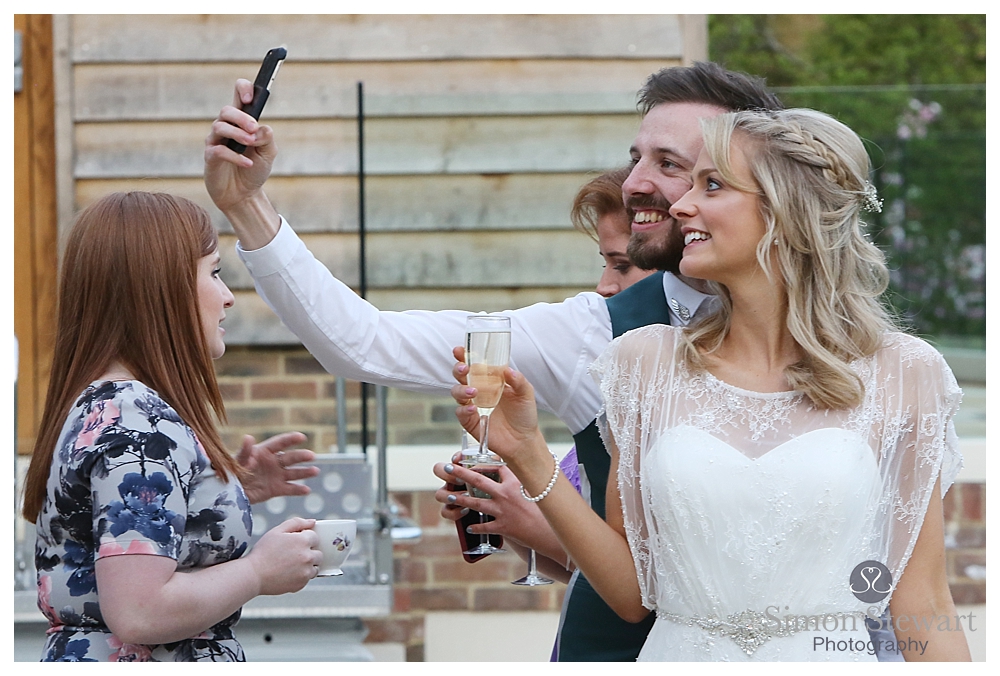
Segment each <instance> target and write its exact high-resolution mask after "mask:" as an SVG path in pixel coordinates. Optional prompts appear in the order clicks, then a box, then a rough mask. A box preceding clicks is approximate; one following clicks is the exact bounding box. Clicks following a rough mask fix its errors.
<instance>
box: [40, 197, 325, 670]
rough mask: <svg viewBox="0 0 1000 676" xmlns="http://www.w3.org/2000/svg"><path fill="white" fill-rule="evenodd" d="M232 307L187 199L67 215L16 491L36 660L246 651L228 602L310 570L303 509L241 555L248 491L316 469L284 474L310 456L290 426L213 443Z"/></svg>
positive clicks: (211, 246)
mask: <svg viewBox="0 0 1000 676" xmlns="http://www.w3.org/2000/svg"><path fill="white" fill-rule="evenodd" d="M232 304H233V295H232V293H230V291H229V289H228V288H227V287H226V285H225V283H224V282H223V281H222V280H221V279H220V278H219V253H218V236H217V234H216V232H215V230H214V229H213V228H212V224H211V221H210V218H209V216H208V214H207V213H206V212H205V210H204V209H202V208H201V207H199V206H197V205H195V204H194V203H192V202H190V201H188V200H186V199H183V198H180V197H174V196H171V195H165V194H153V193H146V192H130V193H115V194H111V195H108V196H106V197H104V198H102V199H100V200H98V201H97V202H95V203H94V204H92V205H90V206H89V207H88V208H86V209H85V210H84V211H83V212H81V214H80V215H79V217H78V219H77V221H76V224H75V225H74V227H73V230H72V231H71V233H70V235H69V240H68V242H67V246H66V254H65V260H64V263H63V269H62V279H61V281H60V288H59V310H58V312H59V316H58V329H57V335H56V348H55V355H54V359H53V364H52V373H51V378H50V382H49V390H48V396H47V399H46V404H45V412H44V414H43V416H42V421H41V425H40V429H39V434H38V438H37V443H36V445H35V450H34V454H33V456H32V459H31V466H30V468H29V470H28V475H27V479H26V483H25V494H24V508H23V514H24V517H25V518H26V519H28V520H29V521H32V522H34V523H35V524H36V526H37V538H38V539H37V543H36V548H35V563H36V568H37V570H38V605H39V608H40V609H41V610H42V612H43V613H44V614H45V616H46V617H47V618H48V620H49V630H48V638H47V641H46V645H45V649H44V652H43V656H42V660H43V661H100V662H105V661H140V660H152V661H242V660H243V659H244V656H243V650H242V648H241V647H240V645H239V643H238V642H237V641H236V639H235V637H234V636H233V631H232V628H233V626H234V625H235V624H236V622H237V621H238V619H239V616H240V608H241V606H242V605H243V604H244V603H246V602H247V601H249V600H250V599H252V598H253V597H255V596H257V595H259V594H282V593H286V592H293V591H297V590H299V589H301V588H302V587H303V586H305V584H306V582H308V581H309V580H310V579H311V578H313V577H315V575H316V572H317V571H318V564H319V562H320V558H321V557H320V553H319V551H318V550H317V549H316V544H317V539H316V535H315V533H314V532H313V531H312V530H311V528H312V525H313V522H312V520H307V519H297V518H296V519H290V520H288V521H286V522H284V523H283V524H281V525H279V526H278V527H276V528H274V529H273V530H271V531H269V532H268V533H266V534H265V535H264V536H263V537H262V538H261V539H260V541H259V542H258V543H257V545H256V546H255V547H254V549H253V551H251V552H249V553H247V547H248V544H249V539H250V535H251V532H252V527H253V519H252V515H251V512H250V503H251V502H252V501H259V500H263V499H267V498H269V497H271V496H273V495H278V494H282V493H285V494H290V493H293V492H294V493H301V492H303V491H305V490H308V489H305V488H303V487H294V486H293V485H291V484H289V483H287V482H288V481H289V480H291V479H295V478H302V477H305V476H310V475H312V474H315V472H316V470H315V468H292V469H286V467H285V464H284V463H286V462H287V461H289V460H291V461H292V462H287V464H294V463H296V462H299V461H302V460H308V459H310V458H311V457H313V455H312V452H311V451H304V450H303V451H290V452H288V453H282V452H281V451H282V450H283V449H284V448H286V447H287V446H289V445H290V444H291V443H296V442H299V441H301V440H302V435H300V434H297V433H293V434H290V435H282V436H280V437H274V438H272V439H270V440H268V441H266V442H264V443H262V444H260V445H257V446H254V445H253V439H252V437H246V438H245V440H244V446H243V450H242V452H241V454H240V456H239V458H238V459H237V458H234V457H233V456H232V455H230V454H229V453H228V452H227V451H226V449H225V448H224V446H223V444H222V439H221V438H220V436H219V432H218V430H217V429H216V426H215V418H218V419H221V420H224V419H225V409H224V406H223V403H222V396H221V394H220V392H219V387H218V384H217V382H216V378H215V371H214V368H213V366H212V360H213V359H217V358H219V357H221V356H222V354H223V352H225V343H224V341H223V335H224V333H225V330H224V329H223V328H222V327H221V325H220V324H221V322H222V320H223V319H224V318H225V311H226V308H229V307H231V306H232ZM241 463H242V465H241ZM248 468H253V469H255V470H256V471H254V472H251V471H249V469H248ZM241 480H243V481H245V482H246V486H245V487H244V484H243V483H241Z"/></svg>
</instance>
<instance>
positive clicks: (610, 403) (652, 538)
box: [591, 325, 961, 613]
mask: <svg viewBox="0 0 1000 676" xmlns="http://www.w3.org/2000/svg"><path fill="white" fill-rule="evenodd" d="M681 330H683V329H679V328H674V327H670V326H662V325H656V326H649V327H645V328H641V329H637V330H635V331H631V332H629V333H627V334H625V335H623V336H621V337H619V338H617V339H615V340H614V341H613V342H612V343H611V344H610V345H609V346H608V348H607V350H606V351H605V352H604V354H603V355H602V356H601V357H600V358H599V359H598V360H597V361H596V362H595V363H594V365H593V366H592V367H591V372H592V374H593V376H594V378H595V380H598V382H599V383H600V387H601V391H602V394H603V397H604V405H605V412H604V415H605V417H604V418H603V419H602V422H604V423H605V424H604V425H603V426H602V434H604V435H605V441H610V440H609V439H608V438H607V433H608V431H610V433H611V435H612V437H613V441H614V442H615V443H616V445H617V448H618V449H619V454H620V455H619V472H618V489H619V493H620V497H621V503H622V511H623V516H624V523H625V529H626V534H627V537H628V541H629V545H630V548H631V551H632V556H633V559H634V562H635V568H636V573H637V575H638V580H639V586H640V590H641V593H642V602H643V605H644V606H645V607H647V608H649V609H651V610H656V609H658V608H661V609H662V608H664V607H666V608H669V609H670V612H701V613H711V612H719V611H723V610H724V608H723V606H725V603H724V602H722V603H720V602H719V598H718V597H719V596H720V595H721V596H724V595H725V594H724V593H721V594H719V593H713V592H709V593H702V592H699V593H701V594H702V596H701V597H700V598H692V591H691V589H689V587H692V586H693V587H696V588H699V589H705V588H709V589H712V585H711V584H709V585H706V584H705V583H704V580H705V579H706V578H705V577H704V576H708V578H707V579H709V580H711V579H712V578H711V576H712V575H713V574H714V575H716V576H718V575H720V572H719V570H712V569H711V566H706V568H708V569H706V570H698V568H700V567H702V566H700V565H699V563H698V562H697V561H694V562H693V563H692V561H693V560H692V559H690V558H688V559H685V556H686V554H685V552H684V551H678V550H679V549H684V548H685V547H692V545H694V546H698V545H699V544H701V543H704V542H710V543H711V544H709V545H708V546H714V547H717V548H722V549H723V550H726V552H725V553H728V554H730V555H732V554H734V553H735V555H736V556H739V557H742V558H743V559H745V560H744V561H741V562H740V564H739V566H738V567H737V568H735V570H738V571H739V574H740V576H741V577H744V578H745V579H741V580H739V581H735V583H734V582H732V581H731V582H729V585H730V587H733V586H740V587H741V589H740V591H739V592H734V595H736V596H739V595H740V594H742V593H744V590H743V587H746V588H749V589H750V591H749V592H746V593H747V594H749V596H746V595H744V596H742V597H741V598H744V599H747V598H751V599H753V598H761V599H762V598H765V596H766V595H767V594H770V593H772V592H773V590H774V589H776V588H777V586H776V585H775V583H774V580H773V579H772V580H771V582H770V584H771V587H770V588H769V587H768V582H767V581H766V580H767V579H768V578H773V577H774V575H775V572H774V571H775V567H776V566H777V565H779V563H780V560H777V559H776V558H775V557H776V556H778V554H779V553H780V552H782V551H784V552H785V555H784V556H786V557H787V556H788V552H793V553H794V550H793V549H788V548H789V547H791V548H794V547H795V546H796V542H797V541H801V542H813V541H815V539H814V540H810V539H809V535H808V534H803V533H804V531H803V528H805V527H806V526H808V527H810V528H812V527H813V526H814V525H815V524H811V523H810V524H803V523H801V521H802V520H801V519H799V520H798V521H797V520H796V515H795V514H783V513H782V508H783V506H784V507H787V501H786V502H784V503H783V502H782V497H781V496H783V495H786V494H787V491H783V490H782V488H781V487H780V486H779V487H777V488H775V487H773V486H772V487H770V488H767V487H765V488H764V489H763V490H772V491H773V492H775V493H776V494H775V495H773V496H764V497H765V498H766V499H768V500H770V502H768V503H767V506H766V507H765V509H764V510H762V511H761V512H758V513H756V514H755V513H754V512H753V511H752V510H748V512H747V514H745V515H744V516H743V518H742V520H740V518H739V515H738V514H736V515H735V516H734V515H733V513H734V512H737V513H738V512H739V511H740V505H739V504H731V505H730V504H727V503H726V500H727V499H729V498H728V497H727V496H721V498H720V499H721V500H722V503H721V504H722V505H723V506H724V509H723V517H722V518H720V519H718V520H712V519H710V518H709V517H706V516H705V513H706V512H707V513H708V514H712V513H713V512H712V506H711V505H708V506H706V505H703V504H697V503H698V501H699V500H703V497H698V496H696V497H691V494H692V493H695V491H692V490H690V487H685V485H682V484H683V479H682V480H681V482H676V481H674V480H673V478H672V477H670V476H666V477H663V476H657V477H650V476H649V474H648V473H647V474H643V469H644V463H645V464H647V465H648V466H649V467H647V468H646V469H647V472H649V471H654V470H655V472H658V473H660V474H663V473H664V470H663V467H664V466H666V464H665V463H663V462H658V458H657V456H653V457H652V458H651V456H650V453H651V452H654V451H656V450H657V447H658V446H662V445H669V444H670V443H675V444H676V445H678V446H680V447H678V448H674V449H672V450H671V451H669V452H671V453H673V454H681V455H682V457H683V458H685V462H689V461H690V458H692V457H694V456H696V455H697V454H699V453H700V452H703V451H704V446H705V444H704V443H699V442H698V441H697V439H698V438H699V437H698V436H697V435H702V436H701V437H700V439H701V440H702V441H703V442H708V444H709V445H718V444H717V443H716V441H715V440H719V441H721V442H723V443H724V444H725V445H728V446H729V447H731V448H732V449H733V450H736V451H738V452H739V453H742V454H743V455H745V456H746V457H747V458H749V459H750V460H751V461H757V460H758V459H760V458H762V457H763V456H764V455H765V454H767V453H768V452H769V451H771V450H773V449H775V448H777V447H779V446H782V445H784V444H787V443H788V442H790V441H792V440H795V439H798V438H800V437H801V436H802V435H805V434H807V433H810V432H817V431H819V430H824V431H825V432H830V431H831V428H832V430H833V431H839V430H843V431H844V433H845V434H848V435H850V436H851V438H852V439H856V440H857V441H856V442H855V445H856V446H857V445H858V444H861V443H866V444H867V448H866V449H865V450H863V451H862V455H866V453H867V450H870V451H871V453H872V456H873V457H874V460H875V463H876V464H877V470H875V469H874V468H871V469H870V473H871V475H872V479H871V481H869V484H870V485H871V487H870V488H866V489H864V490H865V491H867V492H866V493H864V495H862V497H861V498H860V499H862V500H864V502H865V506H862V508H861V509H862V510H863V511H864V513H865V516H863V517H861V518H862V519H863V520H864V521H865V522H866V523H864V524H862V525H861V526H857V525H856V524H847V525H845V524H839V526H845V527H846V529H847V530H852V532H854V531H857V532H863V535H862V536H861V538H860V539H861V540H863V542H862V543H861V545H860V548H859V547H857V546H856V545H852V546H853V547H854V549H853V550H852V552H853V551H855V550H858V553H857V555H858V556H859V557H861V556H863V557H866V558H867V560H876V561H879V562H883V563H884V564H885V565H886V566H887V567H888V568H889V570H890V571H891V573H892V580H893V585H895V584H896V583H897V582H898V580H899V579H900V576H901V574H902V572H903V569H904V568H905V566H906V563H907V561H908V559H909V557H910V555H911V553H912V551H913V547H914V544H915V542H916V539H917V535H918V534H919V532H920V528H921V525H922V523H923V519H924V514H925V513H926V511H927V506H928V503H929V500H930V497H931V494H932V491H933V488H934V485H935V483H936V482H937V480H938V478H939V477H940V480H941V494H942V495H944V493H945V492H946V491H947V490H948V488H949V487H950V486H951V484H952V483H953V481H954V479H955V476H956V475H957V474H958V471H959V469H961V456H960V454H959V453H958V450H957V446H958V439H957V437H956V435H955V430H954V424H953V421H952V418H953V416H954V414H955V411H956V410H957V409H958V405H959V403H960V401H961V390H960V389H959V387H958V384H957V383H956V382H955V378H954V376H953V375H952V373H951V370H950V369H949V368H948V366H947V364H946V363H945V361H944V359H943V358H942V357H941V355H940V353H938V352H937V351H936V350H934V349H933V348H932V347H931V346H930V345H928V344H927V343H925V342H924V341H922V340H919V339H917V338H914V337H912V336H908V335H905V334H901V333H890V334H887V335H886V336H885V340H884V343H883V347H882V348H881V349H880V350H879V351H878V352H877V353H876V354H874V355H873V356H872V357H869V358H867V359H864V360H859V361H858V362H856V363H855V364H853V365H852V367H853V368H854V369H855V371H856V372H857V373H858V375H859V376H860V378H861V380H862V382H863V383H864V387H865V395H864V400H863V401H862V403H861V404H860V405H859V406H857V407H855V408H853V409H850V410H841V411H823V410H819V409H816V408H815V407H813V406H812V405H811V402H810V401H809V399H808V398H807V397H805V396H804V395H803V394H802V393H799V392H778V393H755V392H750V391H747V390H743V389H740V388H737V387H734V386H731V385H728V384H726V383H724V382H722V381H720V380H719V379H717V378H715V377H714V376H712V375H711V374H710V373H707V372H704V371H702V372H691V371H690V370H689V369H688V368H686V366H685V365H684V363H683V361H682V360H681V359H680V358H679V357H677V354H678V351H677V347H678V344H679V340H678V338H679V333H680V331H681ZM692 428H693V430H695V432H692ZM678 430H682V431H684V432H683V433H681V434H679V435H678V434H676V432H677V431H678ZM704 433H707V434H709V435H711V436H712V437H714V438H715V439H714V440H710V439H707V438H705V437H704V436H703V434H704ZM691 434H694V435H695V437H694V443H692V436H691ZM855 435H857V436H855ZM678 439H686V441H684V442H678V441H677V440H678ZM861 440H863V442H862V441H861ZM817 445H818V446H819V447H816V448H812V447H810V448H809V449H808V454H810V455H811V454H813V453H819V454H822V453H825V452H828V448H827V447H825V446H824V445H823V444H817ZM608 447H609V448H612V446H611V445H610V444H608ZM862 448H864V447H862ZM812 461H813V462H815V463H816V465H814V466H817V467H819V468H820V472H819V473H823V463H824V462H827V461H826V460H825V459H824V457H823V456H817V457H815V458H813V459H812ZM707 462H712V461H711V460H708V461H707ZM830 462H836V461H835V460H831V461H830ZM675 464H676V463H675ZM751 464H752V463H751ZM870 464H871V463H868V465H869V466H870ZM650 467H651V468H654V470H650V469H649V468H650ZM712 469H713V468H712V467H709V466H705V467H704V470H705V472H706V476H709V483H707V484H706V485H707V486H708V487H707V491H708V494H709V495H711V491H712V490H713V487H712V485H711V483H710V481H711V479H710V477H711V475H710V472H711V471H712ZM716 469H719V468H716ZM716 476H718V475H716ZM644 482H646V483H647V484H649V485H648V486H646V487H645V488H644ZM674 484H678V485H674ZM609 485H610V484H609ZM664 486H665V488H664ZM703 488H704V486H703ZM651 496H652V497H651ZM824 497H825V496H823V495H818V496H816V500H817V501H818V504H819V505H822V504H823V498H824ZM810 499H811V498H810ZM850 499H855V498H850ZM730 507H731V509H730ZM859 511H860V510H859ZM664 512H668V514H664ZM769 512H771V513H769ZM716 513H718V512H716ZM761 513H763V514H764V515H765V516H764V518H763V519H761V518H759V515H760V514H761ZM821 513H822V512H821ZM772 517H773V518H772ZM813 520H816V519H815V517H813ZM820 521H822V520H820ZM761 522H764V524H763V525H762V524H761ZM722 524H725V525H724V526H723V525H722ZM775 524H777V525H775ZM819 528H825V529H826V530H827V531H830V533H832V535H829V537H830V538H834V537H836V536H837V531H838V524H837V523H836V522H826V523H825V524H822V525H820V526H819ZM718 531H724V532H718ZM775 531H776V532H775ZM692 532H696V533H698V536H697V537H698V538H699V539H697V540H692V539H691V533H692ZM824 536H826V535H824ZM797 538H799V540H797ZM856 539H857V538H856ZM834 550H835V548H831V549H830V550H829V551H831V552H832V551H834ZM836 551H838V552H840V553H841V555H844V549H843V548H841V549H839V550H836ZM816 554H819V553H816ZM816 554H811V553H805V554H804V553H802V552H799V553H798V555H799V557H802V556H813V558H821V557H818V556H816ZM722 556H723V554H720V555H719V557H720V558H721V557H722ZM831 556H832V554H831ZM849 556H854V554H853V553H852V554H850V555H849ZM866 558H858V559H857V560H853V561H847V562H843V561H840V562H836V565H837V566H840V568H839V569H838V572H837V573H836V576H835V577H831V578H830V579H831V580H832V579H838V580H839V579H841V575H842V573H841V572H840V571H841V570H842V569H843V566H844V565H847V566H848V568H847V570H850V567H853V566H854V565H855V564H858V563H860V562H861V561H864V560H866ZM799 560H800V561H802V560H804V559H802V558H800V559H799ZM692 568H694V570H692ZM797 572H798V573H801V572H802V571H797ZM722 574H724V573H722ZM793 574H794V573H793ZM761 580H764V582H762V581H761ZM846 582H847V580H846V577H844V585H843V586H844V588H845V590H846V588H847V584H846ZM725 584H726V583H724V582H723V583H721V585H720V586H721V587H723V588H724V587H725ZM755 586H756V587H757V588H759V590H760V594H761V595H760V596H756V595H754V594H753V593H752V592H753V589H754V588H755ZM893 588H894V587H893ZM769 589H770V591H769ZM840 591H842V590H840ZM840 591H838V593H840ZM835 597H836V598H838V599H839V601H837V603H841V604H842V602H843V596H842V595H841V596H837V594H833V593H832V592H831V594H830V596H829V598H830V599H833V598H835ZM848 597H849V594H848ZM890 598H891V595H890V596H886V597H885V598H884V599H883V600H881V601H880V602H879V603H877V604H875V605H877V606H878V609H879V612H880V613H881V612H882V611H883V610H884V609H885V608H886V606H887V604H888V602H889V599H890ZM850 600H852V601H853V599H850ZM751 602H752V601H751ZM831 603H834V601H831ZM706 605H707V606H709V607H708V608H705V607H704V606H706ZM736 605H737V607H739V605H740V601H737V602H736ZM820 605H823V604H822V603H821V604H820ZM743 607H744V608H745V607H746V606H743ZM758 610H763V609H762V608H761V609H758Z"/></svg>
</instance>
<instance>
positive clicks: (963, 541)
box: [944, 483, 986, 605]
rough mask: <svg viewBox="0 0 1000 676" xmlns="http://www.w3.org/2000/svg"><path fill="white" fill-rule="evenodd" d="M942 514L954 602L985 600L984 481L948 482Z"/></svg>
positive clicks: (966, 602)
mask: <svg viewBox="0 0 1000 676" xmlns="http://www.w3.org/2000/svg"><path fill="white" fill-rule="evenodd" d="M944 518H945V545H946V546H947V548H948V551H947V555H948V582H949V583H950V585H951V595H952V596H953V597H954V598H955V603H957V604H963V605H965V604H981V603H986V484H985V483H956V484H955V485H954V486H952V488H951V490H949V491H948V494H947V495H945V496H944Z"/></svg>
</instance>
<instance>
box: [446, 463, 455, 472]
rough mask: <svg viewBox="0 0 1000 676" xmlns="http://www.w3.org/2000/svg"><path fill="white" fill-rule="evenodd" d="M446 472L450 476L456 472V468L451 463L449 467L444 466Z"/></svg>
mask: <svg viewBox="0 0 1000 676" xmlns="http://www.w3.org/2000/svg"><path fill="white" fill-rule="evenodd" d="M444 471H445V472H447V473H448V474H451V473H452V472H454V471H455V466H454V465H453V464H451V463H450V462H449V463H448V464H447V465H445V466H444Z"/></svg>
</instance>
